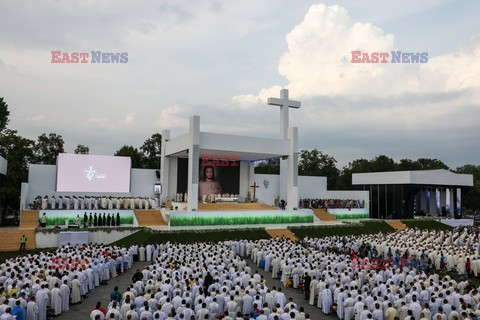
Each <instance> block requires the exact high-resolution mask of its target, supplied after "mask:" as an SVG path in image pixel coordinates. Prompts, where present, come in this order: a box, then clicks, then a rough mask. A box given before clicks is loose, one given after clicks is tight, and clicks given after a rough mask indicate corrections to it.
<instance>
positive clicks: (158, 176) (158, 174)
mask: <svg viewBox="0 0 480 320" xmlns="http://www.w3.org/2000/svg"><path fill="white" fill-rule="evenodd" d="M155 174H156V175H157V179H160V171H158V170H157V171H155Z"/></svg>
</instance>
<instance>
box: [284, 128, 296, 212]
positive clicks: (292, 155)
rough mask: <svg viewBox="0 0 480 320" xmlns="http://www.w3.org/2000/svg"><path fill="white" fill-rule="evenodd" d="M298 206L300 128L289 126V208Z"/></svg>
mask: <svg viewBox="0 0 480 320" xmlns="http://www.w3.org/2000/svg"><path fill="white" fill-rule="evenodd" d="M297 207H298V128H297V127H293V128H288V159H287V210H293V209H294V208H297Z"/></svg>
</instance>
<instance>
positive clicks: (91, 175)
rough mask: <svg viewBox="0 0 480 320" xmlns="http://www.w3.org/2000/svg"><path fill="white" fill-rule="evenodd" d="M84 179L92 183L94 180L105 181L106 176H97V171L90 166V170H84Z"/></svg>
mask: <svg viewBox="0 0 480 320" xmlns="http://www.w3.org/2000/svg"><path fill="white" fill-rule="evenodd" d="M84 174H85V178H87V180H88V181H92V180H95V179H106V178H107V175H106V174H104V173H102V174H97V170H94V169H93V166H90V168H88V169H85V172H84Z"/></svg>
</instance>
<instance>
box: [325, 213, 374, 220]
mask: <svg viewBox="0 0 480 320" xmlns="http://www.w3.org/2000/svg"><path fill="white" fill-rule="evenodd" d="M332 215H333V216H334V217H335V218H337V219H366V218H368V212H365V213H335V214H332Z"/></svg>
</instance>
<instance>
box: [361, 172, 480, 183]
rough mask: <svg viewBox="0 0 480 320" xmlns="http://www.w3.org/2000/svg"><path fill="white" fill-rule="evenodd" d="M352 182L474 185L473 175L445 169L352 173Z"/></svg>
mask: <svg viewBox="0 0 480 320" xmlns="http://www.w3.org/2000/svg"><path fill="white" fill-rule="evenodd" d="M352 184H353V185H375V184H420V185H432V186H458V187H472V186H473V175H471V174H459V173H453V172H451V171H448V170H444V169H439V170H413V171H388V172H369V173H354V174H352Z"/></svg>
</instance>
